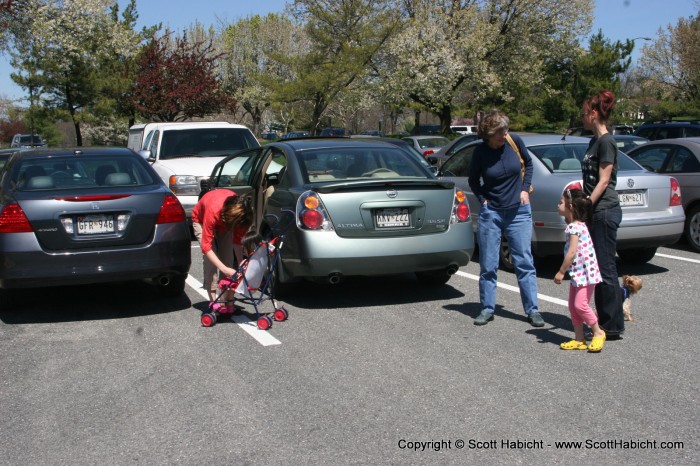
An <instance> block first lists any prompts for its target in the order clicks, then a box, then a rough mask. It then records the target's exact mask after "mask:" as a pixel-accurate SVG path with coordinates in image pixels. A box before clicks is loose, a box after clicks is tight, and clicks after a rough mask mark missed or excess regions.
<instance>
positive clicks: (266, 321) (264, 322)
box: [258, 316, 272, 330]
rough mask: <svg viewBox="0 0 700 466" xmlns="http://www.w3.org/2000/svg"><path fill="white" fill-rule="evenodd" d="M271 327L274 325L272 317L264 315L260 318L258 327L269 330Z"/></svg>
mask: <svg viewBox="0 0 700 466" xmlns="http://www.w3.org/2000/svg"><path fill="white" fill-rule="evenodd" d="M270 327H272V319H270V318H269V317H268V316H262V317H260V318H259V319H258V328H259V329H260V330H268V329H269V328H270Z"/></svg>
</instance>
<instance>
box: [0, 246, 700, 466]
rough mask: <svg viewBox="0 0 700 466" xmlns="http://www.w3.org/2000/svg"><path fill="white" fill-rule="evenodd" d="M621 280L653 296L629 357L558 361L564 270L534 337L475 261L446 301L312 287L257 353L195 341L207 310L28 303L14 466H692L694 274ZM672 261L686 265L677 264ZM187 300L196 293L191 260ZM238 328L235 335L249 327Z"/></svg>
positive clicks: (9, 347)
mask: <svg viewBox="0 0 700 466" xmlns="http://www.w3.org/2000/svg"><path fill="white" fill-rule="evenodd" d="M659 253H660V254H659V255H657V257H655V258H654V259H653V260H652V261H651V263H649V264H646V265H643V266H634V267H632V266H627V265H625V264H622V265H621V270H620V272H621V273H634V274H636V275H639V276H641V277H642V278H643V280H644V287H643V289H642V291H641V292H640V293H639V294H638V295H637V296H635V297H634V300H633V311H632V312H633V315H634V316H635V319H636V321H635V322H633V323H628V326H627V332H626V334H625V336H624V338H623V339H622V340H620V341H611V342H608V343H606V346H605V349H604V350H603V352H602V353H600V354H589V353H586V352H583V351H582V352H571V351H561V350H560V349H559V346H558V345H559V343H560V342H562V341H565V340H568V339H569V338H571V335H572V331H573V329H572V326H571V323H570V319H569V317H568V311H567V308H566V306H565V303H564V300H565V299H566V297H567V294H566V290H567V289H566V286H568V285H555V284H554V283H553V282H552V281H551V279H552V277H553V275H554V273H555V272H556V268H557V267H558V265H559V264H558V263H556V264H553V263H551V262H544V263H538V276H539V280H538V282H539V292H540V294H541V299H540V309H541V312H542V314H543V316H544V318H545V321H546V325H545V327H543V328H533V327H531V326H530V325H529V324H528V323H527V322H526V320H525V316H524V314H523V313H522V308H521V305H520V299H519V295H518V293H517V291H514V288H515V286H516V282H515V278H514V276H513V275H512V274H509V273H506V272H500V276H499V279H500V283H501V284H503V285H506V286H504V287H502V288H499V291H498V303H499V307H498V309H497V311H496V318H495V319H494V321H493V322H490V323H489V324H488V325H486V326H484V327H477V326H474V325H473V324H472V320H473V318H474V317H475V316H476V315H477V314H478V313H479V304H478V284H477V281H476V280H475V276H476V275H477V274H478V263H477V262H476V261H474V262H472V263H470V264H469V265H468V266H466V267H463V268H462V269H461V270H460V272H459V273H458V275H456V276H455V277H453V278H452V279H451V280H450V282H449V285H448V286H445V287H440V288H426V287H422V286H420V284H419V283H418V282H417V281H416V279H415V278H414V277H412V276H395V277H383V278H374V279H370V278H358V279H352V280H348V281H347V282H345V283H342V284H341V285H338V286H335V287H330V286H320V285H315V284H305V285H303V286H301V287H300V289H299V292H298V293H297V294H295V295H294V296H291V297H289V298H286V299H285V300H284V303H285V306H286V308H287V309H288V310H289V312H290V317H289V320H287V321H285V322H275V323H274V324H273V326H272V328H271V329H270V330H269V331H268V332H267V333H268V334H269V336H270V337H272V338H274V339H275V340H276V341H277V342H278V343H275V344H270V345H264V344H262V343H261V342H260V341H259V340H258V339H256V338H255V336H254V335H253V334H251V333H248V332H246V331H244V329H243V328H242V325H246V324H245V323H242V324H241V322H244V321H245V317H253V310H252V309H251V308H250V307H249V306H247V307H246V309H245V312H244V314H243V315H242V316H241V317H239V324H234V323H231V322H222V323H220V324H217V325H216V326H215V327H212V328H203V327H201V326H200V324H199V314H200V311H201V310H202V309H203V308H204V306H205V301H204V298H203V297H202V295H201V290H200V289H197V288H196V285H195V288H193V287H188V289H187V296H186V297H184V296H183V297H181V298H178V299H172V300H164V299H161V298H159V297H157V296H156V295H154V294H153V293H152V292H151V290H150V288H149V287H147V286H145V285H141V284H134V283H126V284H118V285H110V286H96V287H79V288H61V289H46V290H37V291H36V292H30V293H26V300H24V302H23V303H22V305H21V306H20V309H17V310H13V311H8V312H2V313H0V355H1V356H0V358H1V361H2V363H1V364H0V376H1V378H0V380H1V382H0V400H2V403H1V404H0V429H2V432H3V436H4V440H3V442H0V458H3V459H4V460H3V462H4V463H8V464H57V463H72V464H88V463H98V462H99V463H102V462H110V463H114V464H125V463H129V464H133V463H185V464H193V463H198V464H202V463H210V464H221V463H226V464H464V463H467V462H480V463H486V464H519V463H531V462H542V463H563V462H571V461H596V462H600V463H604V464H630V463H634V464H697V463H698V462H699V461H700V452H699V450H698V440H697V439H698V438H700V435H699V434H700V432H699V430H700V428H699V427H698V426H700V419H699V417H700V416H699V409H698V387H697V386H698V384H697V380H698V379H697V377H698V376H697V374H698V366H699V363H698V360H697V354H698V352H699V350H700V343H699V342H698V341H699V340H698V339H697V334H698V333H699V332H698V330H700V324H699V323H698V319H697V303H698V302H699V300H700V290H699V289H698V286H697V275H698V270H700V256H698V255H697V254H693V253H692V252H689V251H688V250H687V248H683V246H682V245H681V246H677V247H671V248H662V249H660V250H659ZM679 258H680V259H679ZM191 275H192V280H194V281H193V282H191V283H195V284H196V282H197V281H201V262H200V259H199V257H198V254H197V250H196V249H193V265H192V270H191ZM241 319H242V320H241Z"/></svg>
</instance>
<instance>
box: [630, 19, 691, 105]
mask: <svg viewBox="0 0 700 466" xmlns="http://www.w3.org/2000/svg"><path fill="white" fill-rule="evenodd" d="M640 64H641V66H640V69H639V73H640V76H641V78H642V79H643V80H644V81H645V82H644V84H643V86H642V89H643V92H644V94H646V95H648V96H656V98H657V99H658V100H659V101H665V102H668V103H673V105H671V106H670V107H669V106H667V108H666V110H664V112H663V113H664V114H665V116H673V115H674V114H676V115H677V114H678V113H680V112H687V111H691V112H696V113H697V108H698V104H700V18H698V17H690V18H681V19H679V20H678V23H677V25H676V26H675V27H674V26H672V25H670V24H669V25H668V26H667V28H666V30H665V31H664V30H663V29H659V32H658V37H657V39H656V40H655V41H654V43H653V44H652V45H648V46H647V45H645V46H644V47H642V56H641V59H640Z"/></svg>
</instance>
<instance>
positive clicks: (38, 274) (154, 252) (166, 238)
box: [0, 224, 191, 288]
mask: <svg viewBox="0 0 700 466" xmlns="http://www.w3.org/2000/svg"><path fill="white" fill-rule="evenodd" d="M15 235H17V236H15ZM19 235H22V236H23V238H21V239H20V238H19V237H18V236H19ZM10 236H15V237H14V238H10ZM10 243H11V244H10ZM0 250H2V251H3V253H2V254H3V257H2V261H1V262H0V288H36V287H44V286H63V285H84V284H91V283H105V282H116V281H127V280H139V279H144V278H158V277H161V276H165V275H167V276H175V275H186V274H187V272H188V271H189V268H190V263H191V240H190V236H189V230H188V229H187V227H186V225H185V224H165V225H158V226H157V227H156V230H155V234H154V236H153V238H152V240H151V241H150V242H149V243H147V244H143V245H138V246H129V247H122V248H113V249H110V250H94V251H89V250H86V251H79V252H76V251H61V252H47V251H44V250H43V249H42V248H41V246H40V245H39V243H38V242H37V240H36V236H35V235H34V234H33V233H12V234H5V235H0Z"/></svg>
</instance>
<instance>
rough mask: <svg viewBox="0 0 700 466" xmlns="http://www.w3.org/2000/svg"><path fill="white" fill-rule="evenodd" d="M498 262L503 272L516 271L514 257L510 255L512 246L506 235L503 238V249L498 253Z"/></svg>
mask: <svg viewBox="0 0 700 466" xmlns="http://www.w3.org/2000/svg"><path fill="white" fill-rule="evenodd" d="M498 260H499V262H500V264H501V268H502V269H503V270H506V271H508V272H514V271H515V266H514V265H513V256H512V255H511V253H510V244H508V239H507V238H506V237H505V235H503V236H502V237H501V248H500V249H499V251H498Z"/></svg>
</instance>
